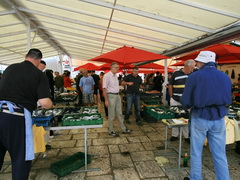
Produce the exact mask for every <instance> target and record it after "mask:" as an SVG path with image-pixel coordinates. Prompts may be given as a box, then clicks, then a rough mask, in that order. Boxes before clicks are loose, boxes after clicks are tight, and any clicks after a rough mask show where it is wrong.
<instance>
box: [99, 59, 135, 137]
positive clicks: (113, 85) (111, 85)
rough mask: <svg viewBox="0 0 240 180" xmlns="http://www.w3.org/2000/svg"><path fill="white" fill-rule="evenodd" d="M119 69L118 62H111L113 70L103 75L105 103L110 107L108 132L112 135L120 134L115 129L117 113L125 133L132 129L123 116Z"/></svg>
mask: <svg viewBox="0 0 240 180" xmlns="http://www.w3.org/2000/svg"><path fill="white" fill-rule="evenodd" d="M118 70H119V66H118V63H112V64H111V70H110V71H109V72H108V73H107V74H105V75H104V77H103V94H104V97H105V105H106V106H107V107H108V125H109V127H108V132H109V135H111V136H117V135H118V134H117V133H116V132H115V131H114V130H113V120H114V118H115V113H116V115H117V118H118V123H119V124H120V126H121V130H122V133H123V134H129V133H131V131H130V130H129V129H127V128H126V126H125V125H124V124H123V117H122V101H121V97H120V96H119V81H118V77H117V72H118Z"/></svg>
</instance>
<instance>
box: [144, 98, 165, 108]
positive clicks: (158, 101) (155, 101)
mask: <svg viewBox="0 0 240 180" xmlns="http://www.w3.org/2000/svg"><path fill="white" fill-rule="evenodd" d="M143 103H144V104H145V105H158V106H159V105H160V104H161V100H156V99H155V100H144V101H143Z"/></svg>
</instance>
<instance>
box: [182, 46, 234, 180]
mask: <svg viewBox="0 0 240 180" xmlns="http://www.w3.org/2000/svg"><path fill="white" fill-rule="evenodd" d="M215 56H216V55H215V53H214V52H211V51H201V52H200V53H199V55H198V57H197V58H196V59H195V60H196V61H197V66H198V68H200V69H199V70H198V71H196V72H194V73H192V74H191V75H190V76H189V77H188V79H187V81H186V85H185V89H184V92H183V95H182V97H181V103H182V106H183V107H184V108H191V111H192V113H191V123H190V135H191V137H190V139H191V145H190V148H191V150H190V157H191V171H190V179H191V180H195V179H196V180H201V179H202V149H203V144H204V140H205V138H206V137H207V138H208V143H209V146H210V149H211V152H212V156H213V160H214V168H215V172H216V179H224V180H229V179H230V177H229V171H228V163H227V158H226V147H225V145H226V127H225V121H224V119H223V117H224V116H225V115H226V114H227V108H226V105H229V104H231V99H232V96H231V80H230V78H229V77H228V76H227V75H226V74H224V73H223V72H221V71H219V70H217V69H216V65H215Z"/></svg>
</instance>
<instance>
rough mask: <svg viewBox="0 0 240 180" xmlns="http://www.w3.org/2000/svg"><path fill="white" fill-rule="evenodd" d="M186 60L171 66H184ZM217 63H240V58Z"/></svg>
mask: <svg viewBox="0 0 240 180" xmlns="http://www.w3.org/2000/svg"><path fill="white" fill-rule="evenodd" d="M184 63H185V61H180V62H177V63H175V64H172V65H170V66H184ZM217 64H240V60H229V61H218V62H217Z"/></svg>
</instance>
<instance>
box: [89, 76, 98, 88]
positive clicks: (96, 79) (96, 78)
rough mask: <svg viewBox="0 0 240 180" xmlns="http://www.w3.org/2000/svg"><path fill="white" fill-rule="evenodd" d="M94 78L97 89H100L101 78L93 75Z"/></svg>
mask: <svg viewBox="0 0 240 180" xmlns="http://www.w3.org/2000/svg"><path fill="white" fill-rule="evenodd" d="M91 76H92V77H93V79H94V82H95V85H94V86H95V87H99V81H100V77H99V75H97V74H92V75H91Z"/></svg>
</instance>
